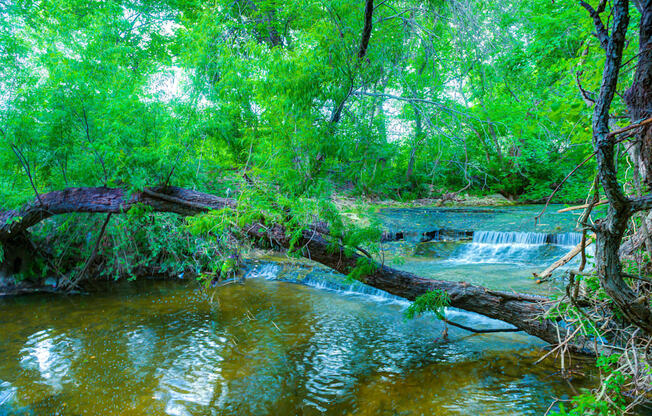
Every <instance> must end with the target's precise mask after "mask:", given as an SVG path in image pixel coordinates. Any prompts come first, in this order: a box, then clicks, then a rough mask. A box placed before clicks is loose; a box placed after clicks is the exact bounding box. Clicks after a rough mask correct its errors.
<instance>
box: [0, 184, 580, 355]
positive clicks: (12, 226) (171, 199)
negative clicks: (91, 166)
mask: <svg viewBox="0 0 652 416" xmlns="http://www.w3.org/2000/svg"><path fill="white" fill-rule="evenodd" d="M41 199H42V201H43V204H41V203H39V202H38V201H33V202H31V203H28V204H26V205H25V206H23V207H22V208H20V209H17V210H11V211H4V212H1V213H0V243H2V242H5V241H8V240H10V239H11V238H12V237H13V236H15V235H19V234H20V233H23V232H25V231H26V230H27V229H28V228H29V227H31V226H33V225H35V224H37V223H38V222H39V221H42V220H44V219H46V218H49V217H51V216H53V215H57V214H66V213H75V212H80V213H115V214H118V213H123V212H126V211H127V210H128V209H129V208H130V207H132V206H134V205H136V204H143V205H147V206H150V207H152V209H153V210H154V211H158V212H173V213H177V214H180V215H186V216H189V215H194V214H198V213H201V212H206V211H208V210H211V209H220V208H224V207H232V208H233V207H236V202H235V201H234V200H232V199H228V198H221V197H217V196H214V195H210V194H206V193H202V192H197V191H192V190H188V189H183V188H177V187H167V188H148V189H145V190H143V191H142V192H136V193H134V194H132V195H130V196H128V195H127V194H125V192H124V191H123V190H121V189H114V188H68V189H64V190H61V191H54V192H50V193H46V194H42V195H41ZM242 231H243V232H244V233H246V234H247V235H248V236H249V237H250V238H252V239H253V240H255V241H262V242H270V241H271V242H273V243H274V244H276V245H278V246H279V247H283V248H286V249H287V248H289V247H290V237H289V236H288V235H286V233H285V229H284V228H283V227H282V226H281V225H279V224H274V225H272V226H268V225H263V224H251V225H249V226H247V227H244V228H243V230H242ZM327 236H328V227H327V225H325V224H323V223H316V224H314V225H313V226H312V227H310V228H309V229H306V230H304V232H303V235H302V238H301V239H300V241H299V242H298V243H295V245H294V247H301V248H300V251H301V254H302V255H303V256H304V257H306V258H307V259H309V260H312V261H315V262H318V263H321V264H323V265H325V266H327V267H330V268H332V269H334V270H337V271H339V272H341V273H345V274H348V273H350V272H351V270H352V269H353V268H354V267H355V266H356V265H357V264H358V262H359V261H370V262H372V263H373V265H374V271H373V272H372V273H370V274H368V275H366V276H364V277H362V278H361V281H362V282H363V283H366V284H368V285H370V286H373V287H375V288H378V289H381V290H384V291H387V292H389V293H392V294H394V295H397V296H401V297H404V298H406V299H408V300H414V299H415V298H416V297H417V296H419V295H422V294H424V293H427V292H429V291H432V290H435V289H437V290H444V291H446V292H447V293H448V295H449V297H450V300H451V303H450V306H453V307H456V308H459V309H463V310H466V311H470V312H475V313H478V314H481V315H484V316H488V317H490V318H493V319H498V320H501V321H504V322H507V323H509V324H511V325H514V326H515V327H517V328H519V329H521V330H523V331H525V332H527V333H529V334H531V335H534V336H536V337H539V338H541V339H543V340H544V341H547V342H549V343H556V342H557V341H558V336H559V334H558V329H557V326H556V325H555V323H554V322H552V321H550V320H546V319H541V318H540V317H541V315H542V314H543V313H545V311H546V306H545V302H546V301H547V299H546V298H543V297H539V296H533V295H528V294H520V293H509V292H502V291H496V290H490V289H487V288H484V287H481V286H476V285H471V284H468V283H465V282H450V281H444V280H433V279H426V278H422V277H419V276H416V275H414V274H412V273H408V272H405V271H401V270H396V269H393V268H391V267H388V266H385V265H383V264H379V263H377V262H373V260H370V259H368V258H367V257H362V256H361V255H359V254H357V253H350V252H348V251H347V249H346V248H344V247H342V246H340V245H338V244H332V243H329V241H328V240H327ZM559 331H560V333H561V336H562V337H563V336H564V335H565V333H566V331H567V329H561V328H560V329H559ZM573 348H574V349H575V350H583V349H584V347H583V346H581V345H575V346H573ZM584 350H585V351H588V348H587V349H584Z"/></svg>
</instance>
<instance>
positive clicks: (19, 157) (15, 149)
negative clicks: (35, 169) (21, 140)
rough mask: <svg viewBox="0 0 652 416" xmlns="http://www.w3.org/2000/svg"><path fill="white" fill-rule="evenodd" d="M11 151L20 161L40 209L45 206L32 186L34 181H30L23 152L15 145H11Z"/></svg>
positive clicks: (34, 186)
mask: <svg viewBox="0 0 652 416" xmlns="http://www.w3.org/2000/svg"><path fill="white" fill-rule="evenodd" d="M11 149H12V150H13V151H14V154H15V155H16V157H17V158H18V160H19V161H20V164H21V165H23V169H24V170H25V173H26V174H27V178H28V179H29V183H30V185H32V189H33V190H34V193H35V194H36V199H38V202H39V203H40V204H41V206H42V207H44V206H45V204H43V200H41V195H39V193H38V190H37V189H36V185H34V180H33V179H32V172H31V171H30V169H29V163H27V159H26V158H25V156H24V155H23V152H21V151H20V149H19V148H18V146H16V144H14V143H12V144H11Z"/></svg>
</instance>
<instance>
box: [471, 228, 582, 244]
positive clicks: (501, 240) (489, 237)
mask: <svg viewBox="0 0 652 416" xmlns="http://www.w3.org/2000/svg"><path fill="white" fill-rule="evenodd" d="M580 241H582V234H580V233H563V234H545V233H524V232H517V231H513V232H501V231H476V232H475V233H473V243H475V244H493V245H496V244H510V245H525V244H529V245H543V244H555V245H559V246H576V245H578V244H579V243H580Z"/></svg>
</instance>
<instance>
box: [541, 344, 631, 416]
mask: <svg viewBox="0 0 652 416" xmlns="http://www.w3.org/2000/svg"><path fill="white" fill-rule="evenodd" d="M621 357H622V355H621V354H612V355H609V356H605V355H600V357H598V360H597V363H596V365H597V367H598V368H599V369H600V373H601V378H602V385H601V391H600V393H599V394H595V393H594V392H590V391H583V392H582V393H581V394H579V395H577V396H575V397H573V399H572V401H571V404H570V408H569V409H568V410H567V409H566V407H565V406H564V405H563V404H560V405H559V410H558V411H557V412H555V413H552V414H553V415H557V416H566V415H569V416H583V415H601V416H615V415H621V414H623V412H624V411H625V408H626V407H627V397H626V396H625V390H624V385H625V383H626V382H627V381H628V379H630V378H631V377H630V376H627V375H625V374H623V373H622V372H621V371H619V370H617V367H618V362H619V360H620V359H621ZM607 397H608V399H607Z"/></svg>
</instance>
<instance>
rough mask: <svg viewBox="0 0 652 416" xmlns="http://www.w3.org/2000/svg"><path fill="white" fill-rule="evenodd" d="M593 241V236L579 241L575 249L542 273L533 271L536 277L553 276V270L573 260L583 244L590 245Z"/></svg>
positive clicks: (545, 277)
mask: <svg viewBox="0 0 652 416" xmlns="http://www.w3.org/2000/svg"><path fill="white" fill-rule="evenodd" d="M591 243H593V239H592V238H589V239H587V240H586V243H584V242H581V243H579V244H578V245H576V246H575V247H573V249H572V250H571V251H569V252H568V253H567V254H566V255H565V256H564V257H562V258H560V259H559V260H557V261H556V262H554V263H552V264H551V265H550V267H548V268H547V269H546V270H544V271H542V272H541V273H532V274H533V275H534V277H538V278H539V279H547V278H549V277H550V276H552V272H554V271H555V270H557V269H558V268H560V267H561V266H563V265H564V264H566V263H568V262H569V261H571V260H573V258H574V257H575V256H577V255H578V254H580V253H581V252H582V246H584V247H588V246H590V245H591Z"/></svg>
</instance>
